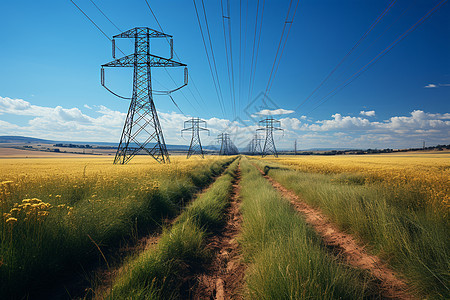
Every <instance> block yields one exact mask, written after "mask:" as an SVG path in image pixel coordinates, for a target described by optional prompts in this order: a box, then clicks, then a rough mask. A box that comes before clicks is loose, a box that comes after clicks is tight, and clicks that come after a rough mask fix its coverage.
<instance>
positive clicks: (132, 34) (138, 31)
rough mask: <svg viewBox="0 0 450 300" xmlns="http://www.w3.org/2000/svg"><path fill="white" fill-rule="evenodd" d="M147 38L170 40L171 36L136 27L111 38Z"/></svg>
mask: <svg viewBox="0 0 450 300" xmlns="http://www.w3.org/2000/svg"><path fill="white" fill-rule="evenodd" d="M146 36H148V37H149V38H165V37H166V38H171V37H172V36H171V35H169V34H166V33H163V32H160V31H157V30H154V29H151V28H147V27H136V28H133V29H130V30H127V31H124V32H122V33H120V34H118V35H115V36H113V38H114V39H116V38H136V37H146Z"/></svg>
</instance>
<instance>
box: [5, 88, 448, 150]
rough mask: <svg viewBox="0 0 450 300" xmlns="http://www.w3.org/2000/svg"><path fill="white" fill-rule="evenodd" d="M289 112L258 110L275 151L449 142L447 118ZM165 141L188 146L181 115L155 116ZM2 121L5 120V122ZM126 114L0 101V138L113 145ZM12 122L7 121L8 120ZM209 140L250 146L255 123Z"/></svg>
mask: <svg viewBox="0 0 450 300" xmlns="http://www.w3.org/2000/svg"><path fill="white" fill-rule="evenodd" d="M292 113H294V111H293V110H287V109H282V108H280V109H276V110H269V109H265V110H260V111H259V112H255V113H254V114H253V115H254V116H257V117H259V118H261V119H262V118H264V117H266V116H270V115H274V116H278V119H279V120H280V121H281V126H282V128H284V129H285V132H284V134H283V135H281V134H279V135H277V136H276V143H277V146H278V148H280V149H290V148H292V147H293V146H292V145H293V143H294V140H297V141H298V144H299V145H301V146H300V147H299V148H301V149H308V148H322V147H326V148H332V147H336V148H404V147H418V146H419V145H420V143H421V141H422V140H426V142H427V144H428V145H433V144H434V145H436V144H448V143H450V113H430V112H424V111H422V110H414V111H412V112H411V113H410V115H408V116H392V117H390V118H388V119H386V120H381V121H380V120H373V118H375V116H376V113H375V111H374V110H370V111H360V112H359V115H360V116H358V117H355V116H344V115H341V114H340V113H335V114H333V115H332V116H331V118H330V119H325V120H311V119H309V118H307V117H306V116H301V117H299V118H295V117H289V116H284V117H282V116H283V115H289V114H292ZM158 114H159V117H160V121H161V126H162V128H163V131H164V136H165V139H166V142H167V143H169V144H188V140H186V137H185V139H183V138H182V137H181V135H180V129H181V126H182V125H183V122H184V121H185V120H186V118H187V116H184V115H182V114H180V113H177V112H161V111H158ZM2 116H8V119H9V120H10V121H6V120H5V119H4V118H3V117H2ZM125 117H126V113H123V112H119V111H114V110H111V109H109V108H108V107H106V106H103V105H100V106H93V107H91V106H88V105H84V106H83V110H82V109H80V108H77V107H72V108H64V107H61V106H56V107H45V106H39V105H34V104H31V103H30V102H28V101H25V100H23V99H12V98H8V97H0V135H23V136H30V137H36V138H45V139H52V140H59V141H62V140H63V141H83V142H118V140H119V138H120V135H121V132H122V127H123V123H124V120H125ZM11 120H12V121H11ZM206 121H207V123H208V128H209V129H210V130H211V136H209V137H208V136H206V135H205V136H204V137H203V138H202V139H203V144H204V145H208V144H213V143H214V141H215V136H216V135H217V134H219V133H221V132H224V131H227V132H229V133H231V134H232V136H233V139H234V142H235V144H236V145H237V146H238V147H241V148H243V147H245V146H246V145H247V143H248V142H249V141H250V139H251V137H252V135H253V134H254V132H255V130H256V129H257V128H258V126H257V124H253V123H248V122H247V123H245V122H243V121H239V120H238V121H232V120H227V119H220V118H215V117H213V118H210V119H206Z"/></svg>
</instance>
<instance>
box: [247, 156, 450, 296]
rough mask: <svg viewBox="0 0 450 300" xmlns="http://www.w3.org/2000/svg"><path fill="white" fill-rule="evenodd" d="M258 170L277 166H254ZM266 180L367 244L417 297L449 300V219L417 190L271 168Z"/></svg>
mask: <svg viewBox="0 0 450 300" xmlns="http://www.w3.org/2000/svg"><path fill="white" fill-rule="evenodd" d="M253 162H255V163H257V164H258V165H259V166H260V167H261V168H264V167H265V166H266V165H269V166H274V167H280V165H278V164H274V163H267V162H264V161H253ZM268 174H269V176H271V177H273V178H274V179H275V180H277V181H278V182H280V183H281V184H282V185H283V186H285V187H286V188H287V189H290V190H292V191H294V192H295V193H297V194H299V195H301V197H302V198H303V199H305V201H306V202H308V203H309V204H312V205H313V206H316V207H319V208H320V209H321V210H322V211H323V212H324V213H325V214H327V215H328V216H330V218H331V219H332V220H333V221H334V222H336V223H337V224H338V225H339V227H340V228H341V229H343V230H346V231H349V232H351V233H353V234H356V235H357V236H359V238H360V239H361V240H363V241H364V242H366V243H369V244H370V246H371V250H372V252H373V253H375V254H378V255H380V256H381V257H382V258H383V259H384V260H385V261H387V262H388V263H389V264H390V265H391V266H392V267H393V268H394V269H395V270H397V271H399V272H400V273H402V274H403V275H404V276H405V279H406V280H407V281H408V282H410V283H411V284H412V286H413V288H414V289H415V290H416V292H417V293H418V294H419V295H422V297H423V296H425V297H426V298H432V299H445V298H447V299H448V298H450V290H449V284H448V283H449V282H450V276H449V275H450V274H449V270H450V259H449V253H448V251H449V249H450V240H449V238H448V233H449V220H448V219H447V218H446V217H445V216H444V215H441V214H439V213H438V212H436V211H434V210H433V208H432V207H431V206H424V205H420V203H423V202H424V201H423V199H422V197H423V196H422V194H421V193H420V191H415V190H413V189H409V188H406V187H405V188H402V187H397V188H396V189H395V190H393V189H388V188H386V187H382V186H381V185H378V184H377V183H374V184H371V185H364V184H362V183H361V182H364V179H363V178H358V175H355V174H336V175H323V174H313V173H302V172H298V171H293V170H282V169H276V168H275V169H270V171H269V172H268Z"/></svg>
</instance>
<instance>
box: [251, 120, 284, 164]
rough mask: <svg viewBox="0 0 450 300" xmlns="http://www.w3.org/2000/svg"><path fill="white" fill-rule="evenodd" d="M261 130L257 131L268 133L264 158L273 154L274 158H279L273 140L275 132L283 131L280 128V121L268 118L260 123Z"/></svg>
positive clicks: (263, 152) (263, 153)
mask: <svg viewBox="0 0 450 300" xmlns="http://www.w3.org/2000/svg"><path fill="white" fill-rule="evenodd" d="M259 123H260V126H261V128H258V129H256V130H264V131H265V133H266V140H265V142H264V148H263V151H262V157H264V156H267V155H269V154H273V156H275V157H278V153H277V148H276V147H275V142H274V140H273V131H274V130H275V131H277V130H281V131H282V130H283V129H281V128H280V126H281V123H280V121H278V120H276V119H273V118H266V119H264V120H261V121H259Z"/></svg>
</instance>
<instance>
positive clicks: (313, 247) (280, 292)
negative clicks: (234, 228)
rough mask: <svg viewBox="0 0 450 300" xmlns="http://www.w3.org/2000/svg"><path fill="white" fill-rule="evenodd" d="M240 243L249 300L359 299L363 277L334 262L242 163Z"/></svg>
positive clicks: (252, 169) (366, 293)
mask: <svg viewBox="0 0 450 300" xmlns="http://www.w3.org/2000/svg"><path fill="white" fill-rule="evenodd" d="M241 176H242V179H241V185H242V188H241V197H242V207H241V210H242V216H243V231H242V238H241V242H242V243H241V245H242V248H243V251H244V256H245V259H246V260H247V261H248V262H250V267H249V268H248V269H247V274H246V282H247V289H248V295H247V296H248V298H250V299H361V298H363V297H365V296H369V290H368V288H367V286H366V283H367V282H368V280H367V277H366V276H365V275H364V273H363V272H360V271H359V270H355V269H352V268H350V267H346V266H344V265H341V264H339V262H337V261H336V260H335V259H334V258H333V257H331V256H330V255H329V254H327V253H326V250H325V248H324V246H323V244H322V243H321V241H320V239H319V238H318V237H317V235H316V234H315V233H314V231H313V230H312V229H311V228H310V227H308V226H307V225H306V223H305V222H304V221H303V219H302V218H300V217H299V216H298V215H297V213H296V212H295V211H294V210H293V209H292V207H291V206H290V204H289V202H288V201H287V200H286V199H283V198H282V197H281V195H280V194H279V193H278V192H277V191H276V190H274V188H273V187H272V186H271V185H270V183H268V182H267V180H266V179H264V178H263V177H262V176H261V175H260V174H259V172H258V171H257V170H256V168H255V167H254V166H252V165H250V163H249V162H248V160H247V159H242V163H241Z"/></svg>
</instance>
